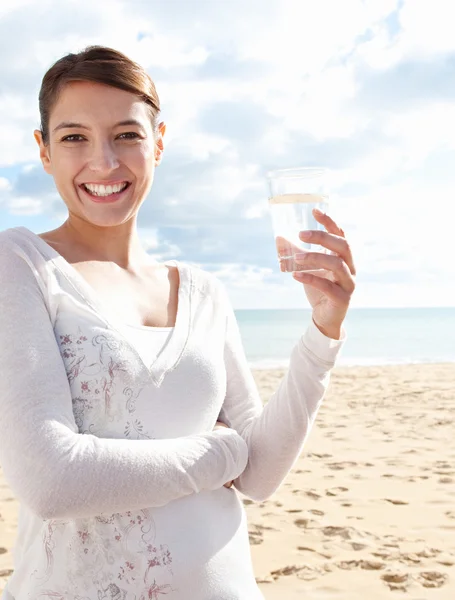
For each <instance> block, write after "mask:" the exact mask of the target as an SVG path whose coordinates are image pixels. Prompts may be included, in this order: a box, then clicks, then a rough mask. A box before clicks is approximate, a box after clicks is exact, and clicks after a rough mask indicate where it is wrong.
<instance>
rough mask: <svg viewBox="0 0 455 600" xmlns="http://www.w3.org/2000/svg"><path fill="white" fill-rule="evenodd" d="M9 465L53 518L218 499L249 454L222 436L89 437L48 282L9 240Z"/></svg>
mask: <svg viewBox="0 0 455 600" xmlns="http://www.w3.org/2000/svg"><path fill="white" fill-rule="evenodd" d="M0 243H1V244H2V247H0V361H1V362H0V364H1V365H2V370H1V376H0V463H1V464H2V466H3V469H4V472H5V476H6V479H7V481H8V483H9V484H10V486H11V488H12V490H13V492H14V493H15V494H16V496H17V498H18V499H19V500H20V501H21V502H23V503H24V504H25V505H27V506H28V507H29V508H30V509H31V510H33V511H34V512H35V513H36V514H38V515H39V516H40V517H41V518H43V519H50V518H76V517H90V516H94V515H97V514H100V513H109V514H112V513H115V512H124V511H126V510H136V509H139V508H144V507H152V506H162V505H165V504H167V503H168V502H170V501H172V500H174V499H177V498H181V497H183V496H186V495H188V494H192V493H197V492H199V491H201V490H213V489H218V488H221V487H222V486H223V484H224V483H226V482H227V481H229V480H231V479H234V478H235V477H237V476H238V475H239V474H240V473H241V472H242V470H243V469H244V468H245V465H246V462H247V448H246V445H245V442H244V441H243V440H242V439H241V437H240V436H239V435H238V434H237V433H236V432H235V431H229V430H227V429H219V430H216V431H214V432H210V433H207V434H201V435H193V436H188V437H183V438H178V439H172V440H137V441H136V440H134V441H133V440H124V439H102V438H98V437H96V436H93V435H85V434H79V433H78V429H77V425H76V423H75V420H74V416H73V411H72V400H71V394H70V388H69V384H68V380H67V377H66V372H65V368H64V365H63V362H62V359H61V356H60V352H59V349H58V345H57V342H56V340H55V337H54V332H53V327H52V323H51V320H50V317H49V305H46V302H47V301H48V299H47V297H46V290H45V287H44V285H43V283H42V279H41V278H40V276H39V275H38V274H37V272H36V270H35V268H34V266H33V264H31V262H30V260H29V258H28V257H27V255H26V254H25V253H24V252H23V251H22V250H21V249H20V248H19V247H17V248H16V247H13V248H11V245H10V247H9V248H5V247H4V246H5V245H6V244H5V243H4V241H3V240H1V237H0Z"/></svg>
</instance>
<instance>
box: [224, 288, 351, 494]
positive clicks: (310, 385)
mask: <svg viewBox="0 0 455 600" xmlns="http://www.w3.org/2000/svg"><path fill="white" fill-rule="evenodd" d="M224 295H225V294H224ZM225 302H226V312H227V318H226V341H225V354H224V357H225V365H226V373H227V393H226V398H225V401H224V405H223V410H222V413H221V415H220V418H221V419H222V420H223V421H224V422H226V424H228V425H229V426H230V427H233V428H235V429H236V430H237V431H238V432H239V433H240V435H241V436H242V437H243V439H244V440H245V441H246V443H247V445H248V456H249V458H248V466H247V468H246V469H245V471H244V472H243V473H242V474H241V475H240V477H239V478H238V479H237V480H236V481H235V486H236V487H237V489H239V490H240V491H241V492H242V493H244V494H245V495H246V496H248V497H250V498H253V499H254V500H265V499H266V498H268V497H269V496H270V495H271V494H272V493H273V492H275V491H276V490H277V488H278V487H279V486H280V484H281V483H282V481H283V480H284V478H285V477H286V475H287V474H288V472H289V471H290V469H291V468H292V466H293V464H294V462H295V460H296V459H297V458H298V456H299V454H300V452H301V450H302V447H303V444H304V442H305V440H306V438H307V437H308V434H309V433H310V430H311V427H312V425H313V422H314V420H315V417H316V414H317V411H318V409H319V407H320V405H321V402H322V399H323V397H324V394H325V391H326V389H327V386H328V383H329V377H330V370H331V369H332V367H333V366H334V364H335V359H336V356H337V354H338V352H339V350H340V347H341V345H342V341H335V340H331V339H329V338H327V337H325V336H324V335H323V334H322V333H321V332H320V331H319V329H318V328H317V327H316V326H315V325H314V323H313V322H311V324H310V325H309V327H308V329H307V331H306V332H305V333H304V335H303V336H302V337H301V338H300V340H299V341H298V342H297V344H296V346H295V347H294V349H293V351H292V353H291V357H290V364H289V369H288V371H287V373H286V375H285V376H284V378H283V379H282V381H281V382H280V384H279V386H278V389H277V390H276V392H275V393H274V394H273V396H272V398H271V399H270V400H269V401H268V403H267V404H266V405H265V406H264V407H263V405H262V401H261V399H260V397H259V393H258V389H257V386H256V383H255V381H254V378H253V376H252V373H251V370H250V368H249V366H248V363H247V360H246V357H245V352H244V349H243V345H242V340H241V337H240V333H239V329H238V325H237V321H236V318H235V314H234V312H233V310H232V308H231V305H230V303H229V300H228V299H227V297H226V295H225Z"/></svg>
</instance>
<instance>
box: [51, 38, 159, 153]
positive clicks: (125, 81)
mask: <svg viewBox="0 0 455 600" xmlns="http://www.w3.org/2000/svg"><path fill="white" fill-rule="evenodd" d="M71 81H93V82H96V83H103V84H105V85H110V86H112V87H115V88H118V89H120V90H125V91H126V92H131V93H133V94H136V95H137V96H139V97H140V98H141V99H142V100H143V101H144V102H145V103H146V104H148V106H149V110H150V119H151V121H152V126H153V130H154V132H156V131H157V128H158V115H159V112H160V100H159V98H158V94H157V92H156V88H155V84H154V83H153V81H152V79H151V77H150V76H149V75H148V73H147V72H146V71H145V70H144V69H143V68H142V67H141V66H140V65H138V64H137V63H135V62H134V61H132V60H131V59H130V58H128V57H127V56H125V55H124V54H122V53H121V52H119V51H118V50H113V49H112V48H106V47H105V46H88V47H87V48H85V49H84V50H82V51H81V52H78V53H77V54H67V55H66V56H63V57H62V58H60V59H59V60H58V61H57V62H56V63H54V64H53V65H52V67H51V68H50V69H49V70H48V71H47V72H46V74H45V75H44V77H43V81H42V83H41V89H40V93H39V111H40V118H41V134H42V136H43V142H44V144H46V145H47V144H48V143H49V117H50V114H51V111H52V109H53V107H54V106H55V104H56V102H57V100H58V97H59V94H60V92H61V91H62V89H63V88H64V86H65V85H66V84H67V83H69V82H71Z"/></svg>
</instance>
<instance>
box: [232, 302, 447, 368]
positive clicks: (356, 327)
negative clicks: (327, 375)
mask: <svg viewBox="0 0 455 600" xmlns="http://www.w3.org/2000/svg"><path fill="white" fill-rule="evenodd" d="M235 314H236V317H237V321H238V324H239V328H240V333H241V336H242V340H243V345H244V348H245V353H246V356H247V360H248V362H249V364H250V367H251V368H253V369H274V368H285V367H287V365H288V363H289V356H290V353H291V350H292V348H293V346H294V345H295V344H296V342H297V340H298V339H299V337H300V335H301V334H302V333H303V332H304V331H305V329H306V327H307V325H308V323H309V322H310V319H311V311H310V310H308V309H291V310H289V309H273V310H265V309H259V310H252V309H242V310H236V311H235ZM345 326H346V333H347V340H346V344H345V346H344V348H343V350H342V353H341V355H340V357H339V360H338V363H337V364H338V365H339V366H356V365H395V364H415V363H416V364H419V363H443V362H444V363H447V362H455V307H449V308H351V309H350V310H349V313H348V316H347V318H346V322H345Z"/></svg>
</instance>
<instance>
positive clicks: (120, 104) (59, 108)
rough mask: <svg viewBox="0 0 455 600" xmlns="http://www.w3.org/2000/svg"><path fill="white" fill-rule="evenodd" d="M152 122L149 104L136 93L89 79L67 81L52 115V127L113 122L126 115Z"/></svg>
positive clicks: (145, 123)
mask: <svg viewBox="0 0 455 600" xmlns="http://www.w3.org/2000/svg"><path fill="white" fill-rule="evenodd" d="M129 117H131V118H134V119H137V120H138V121H141V122H144V125H147V124H149V123H150V113H149V110H148V106H147V104H146V103H145V102H144V101H143V100H141V99H140V98H138V96H136V95H135V94H132V93H130V92H126V91H124V90H119V89H118V88H114V87H111V86H109V85H103V84H100V83H92V82H88V81H73V82H70V83H68V84H66V85H65V86H64V88H63V90H62V91H61V92H60V95H59V97H58V99H57V102H56V104H55V106H54V107H53V109H52V112H51V115H50V123H51V126H52V125H54V124H55V123H57V122H60V121H75V122H78V123H82V124H90V123H91V124H93V123H96V124H98V125H109V123H111V122H114V121H115V122H118V121H121V120H124V119H126V118H129Z"/></svg>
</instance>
